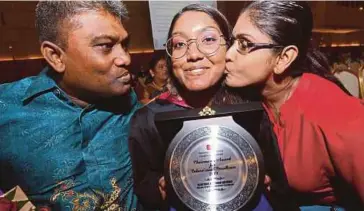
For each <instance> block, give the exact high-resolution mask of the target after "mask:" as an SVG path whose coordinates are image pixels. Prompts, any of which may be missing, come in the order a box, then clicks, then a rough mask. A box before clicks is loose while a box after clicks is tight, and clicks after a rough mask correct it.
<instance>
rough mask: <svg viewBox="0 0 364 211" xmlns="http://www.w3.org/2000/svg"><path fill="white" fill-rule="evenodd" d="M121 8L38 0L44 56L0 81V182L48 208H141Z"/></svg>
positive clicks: (97, 3) (133, 102) (111, 4)
mask: <svg viewBox="0 0 364 211" xmlns="http://www.w3.org/2000/svg"><path fill="white" fill-rule="evenodd" d="M126 16H127V10H126V8H125V7H124V6H123V5H122V4H121V3H120V2H116V1H110V2H104V1H85V2H83V1H41V2H39V3H38V5H37V8H36V26H37V29H38V31H39V38H40V42H41V52H42V54H43V56H44V58H45V59H46V61H47V62H48V67H46V68H45V69H44V70H43V71H42V73H41V74H40V75H38V76H36V77H30V78H25V79H23V80H21V81H18V82H14V83H10V84H3V85H1V86H0V114H1V115H0V169H1V173H0V188H1V189H4V190H8V189H10V188H12V187H13V186H16V185H19V186H20V187H21V188H22V189H23V190H24V191H25V192H26V194H27V195H28V197H29V198H30V200H31V201H32V202H33V203H34V204H35V205H37V206H45V207H49V208H50V209H52V210H77V211H78V210H95V209H97V210H99V209H102V210H104V209H105V210H137V209H138V208H137V201H136V197H135V195H134V193H133V190H132V186H133V184H132V177H131V172H132V170H131V162H130V157H129V152H128V146H127V143H128V142H127V136H128V131H129V119H130V117H131V116H132V114H133V113H134V111H135V110H136V109H137V108H139V104H138V103H137V101H136V96H135V94H134V93H132V92H130V82H131V76H130V74H129V72H128V70H127V69H126V66H127V65H129V63H130V55H129V53H128V49H127V48H128V40H129V39H128V33H127V31H126V30H125V28H124V26H123V22H122V21H123V20H125V18H126Z"/></svg>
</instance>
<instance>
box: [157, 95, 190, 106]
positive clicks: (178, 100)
mask: <svg viewBox="0 0 364 211" xmlns="http://www.w3.org/2000/svg"><path fill="white" fill-rule="evenodd" d="M158 100H165V101H167V102H169V103H172V104H175V105H178V106H181V107H184V108H192V107H191V106H190V105H188V104H187V103H186V101H184V100H183V99H182V97H180V96H179V95H174V94H172V93H171V92H170V91H167V92H163V93H162V94H160V95H159V96H158Z"/></svg>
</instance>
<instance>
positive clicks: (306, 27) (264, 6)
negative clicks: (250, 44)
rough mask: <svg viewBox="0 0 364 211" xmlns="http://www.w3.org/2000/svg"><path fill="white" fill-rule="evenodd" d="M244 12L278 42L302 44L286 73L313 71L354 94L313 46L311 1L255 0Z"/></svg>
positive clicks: (274, 41) (294, 73) (290, 74)
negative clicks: (334, 73) (309, 3)
mask: <svg viewBox="0 0 364 211" xmlns="http://www.w3.org/2000/svg"><path fill="white" fill-rule="evenodd" d="M241 13H247V14H248V17H249V19H250V21H251V22H252V23H253V24H254V25H255V26H256V27H257V28H258V29H259V30H260V31H261V32H263V33H264V34H266V35H268V36H269V37H270V39H271V40H272V41H273V43H274V44H277V45H280V46H288V45H295V46H296V47H297V48H298V51H299V53H298V57H297V58H296V60H295V61H294V62H293V63H292V64H291V66H290V68H289V70H288V71H285V73H284V76H287V75H289V76H292V77H298V76H301V75H302V74H303V73H313V74H316V75H319V76H321V77H323V78H325V79H327V80H329V81H331V82H333V83H335V84H336V85H338V86H339V87H340V88H341V89H342V90H343V91H345V92H346V93H347V94H350V93H349V92H348V91H347V90H346V88H345V87H344V86H343V85H342V83H341V82H340V81H339V80H338V79H337V78H336V77H335V76H334V75H333V74H332V72H331V71H330V65H329V62H328V60H327V59H326V57H325V56H324V55H323V54H322V53H321V52H319V51H318V50H316V49H313V48H312V47H311V38H312V36H311V35H312V27H313V16H312V12H311V9H310V7H309V5H308V3H307V2H303V1H255V2H253V3H251V4H250V5H249V6H248V7H247V8H245V9H243V10H242V12H241ZM277 50H279V49H277Z"/></svg>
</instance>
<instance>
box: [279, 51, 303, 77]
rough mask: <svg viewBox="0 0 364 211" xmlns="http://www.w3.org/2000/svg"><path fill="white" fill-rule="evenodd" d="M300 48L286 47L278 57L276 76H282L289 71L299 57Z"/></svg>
mask: <svg viewBox="0 0 364 211" xmlns="http://www.w3.org/2000/svg"><path fill="white" fill-rule="evenodd" d="M298 53H299V52H298V48H297V47H296V46H295V45H289V46H287V47H285V48H284V49H283V50H282V51H281V53H280V55H279V56H278V57H277V60H276V66H275V67H274V74H277V75H280V74H282V73H284V71H286V70H287V69H288V67H289V66H290V65H291V64H292V63H293V62H294V61H295V60H296V58H297V56H298Z"/></svg>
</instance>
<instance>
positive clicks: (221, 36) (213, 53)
mask: <svg viewBox="0 0 364 211" xmlns="http://www.w3.org/2000/svg"><path fill="white" fill-rule="evenodd" d="M173 37H174V36H172V37H170V38H169V39H168V40H167V42H166V43H165V44H164V46H165V48H166V52H167V55H168V56H169V57H171V58H173V59H180V58H182V57H184V56H185V55H186V54H187V52H188V50H189V49H190V45H191V44H192V43H196V47H197V50H198V51H199V52H201V53H202V54H203V55H205V56H207V57H209V56H213V55H215V54H216V52H217V51H218V50H219V49H220V46H224V45H228V42H227V41H226V38H225V36H224V35H223V34H220V36H219V37H220V42H221V38H222V40H225V44H222V43H220V44H219V47H218V48H216V50H215V51H214V52H212V53H208V54H207V53H205V52H202V51H201V50H200V48H199V45H198V42H197V40H198V38H195V39H188V40H187V41H186V43H187V48H186V51H185V52H184V53H183V54H182V56H179V57H173V56H172V55H171V54H170V53H169V52H168V45H167V43H168V42H169V41H170V40H171V39H172V38H173Z"/></svg>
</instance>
